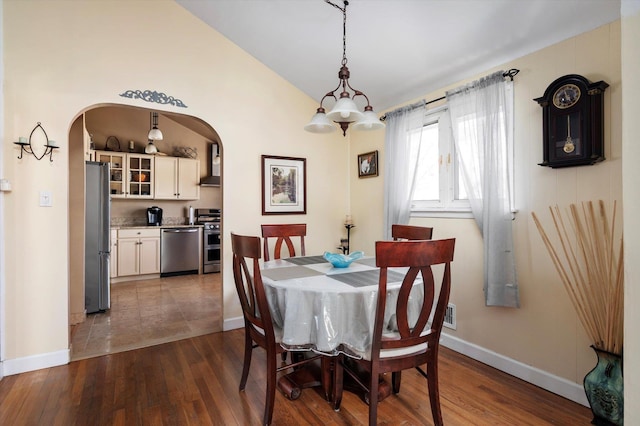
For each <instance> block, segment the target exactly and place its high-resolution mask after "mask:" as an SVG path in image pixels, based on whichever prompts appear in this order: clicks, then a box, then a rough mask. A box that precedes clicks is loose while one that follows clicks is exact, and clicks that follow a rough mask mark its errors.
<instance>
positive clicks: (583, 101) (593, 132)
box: [534, 74, 609, 168]
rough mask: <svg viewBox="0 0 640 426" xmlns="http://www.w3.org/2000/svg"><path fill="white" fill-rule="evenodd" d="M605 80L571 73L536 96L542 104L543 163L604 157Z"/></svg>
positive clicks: (590, 161) (580, 162)
mask: <svg viewBox="0 0 640 426" xmlns="http://www.w3.org/2000/svg"><path fill="white" fill-rule="evenodd" d="M607 87H609V85H608V84H607V83H605V82H604V81H598V82H597V83H591V82H589V80H587V79H586V78H584V77H582V76H580V75H577V74H569V75H565V76H563V77H560V78H558V79H557V80H555V81H554V82H553V83H551V84H550V85H549V87H547V90H545V92H544V95H543V96H542V97H540V98H536V99H534V101H536V102H538V103H539V104H540V106H541V107H542V132H543V139H544V144H543V158H544V160H543V162H542V163H539V165H540V166H548V167H554V168H555V167H570V166H584V165H591V164H595V163H597V162H600V161H602V160H604V91H605V89H606V88H607Z"/></svg>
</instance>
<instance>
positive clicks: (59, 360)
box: [2, 349, 71, 376]
mask: <svg viewBox="0 0 640 426" xmlns="http://www.w3.org/2000/svg"><path fill="white" fill-rule="evenodd" d="M70 360H71V352H70V351H69V349H64V350H61V351H57V352H49V353H46V354H39V355H32V356H27V357H24V358H15V359H6V360H4V362H3V365H2V369H3V371H2V372H3V373H4V375H5V376H11V375H13V374H20V373H26V372H27V371H34V370H40V369H42V368H49V367H57V366H59V365H66V364H69V361H70Z"/></svg>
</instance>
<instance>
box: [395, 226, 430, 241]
mask: <svg viewBox="0 0 640 426" xmlns="http://www.w3.org/2000/svg"><path fill="white" fill-rule="evenodd" d="M432 234H433V228H428V227H426V226H410V225H398V224H395V225H391V237H392V238H393V241H399V240H430V239H431V235H432Z"/></svg>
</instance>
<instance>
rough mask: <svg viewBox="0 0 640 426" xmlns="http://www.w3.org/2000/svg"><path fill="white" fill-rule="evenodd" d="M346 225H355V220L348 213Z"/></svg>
mask: <svg viewBox="0 0 640 426" xmlns="http://www.w3.org/2000/svg"><path fill="white" fill-rule="evenodd" d="M344 224H345V225H353V220H351V215H350V214H348V215H347V218H346V219H345V220H344Z"/></svg>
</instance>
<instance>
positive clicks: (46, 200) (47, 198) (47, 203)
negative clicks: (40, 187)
mask: <svg viewBox="0 0 640 426" xmlns="http://www.w3.org/2000/svg"><path fill="white" fill-rule="evenodd" d="M51 206H53V199H52V197H51V191H40V207H51Z"/></svg>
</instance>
